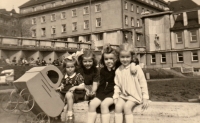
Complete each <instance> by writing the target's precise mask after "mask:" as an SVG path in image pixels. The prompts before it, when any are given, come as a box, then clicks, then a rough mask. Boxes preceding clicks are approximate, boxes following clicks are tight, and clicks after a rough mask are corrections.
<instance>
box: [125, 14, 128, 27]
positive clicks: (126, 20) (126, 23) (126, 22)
mask: <svg viewBox="0 0 200 123" xmlns="http://www.w3.org/2000/svg"><path fill="white" fill-rule="evenodd" d="M125 25H128V16H127V15H125Z"/></svg>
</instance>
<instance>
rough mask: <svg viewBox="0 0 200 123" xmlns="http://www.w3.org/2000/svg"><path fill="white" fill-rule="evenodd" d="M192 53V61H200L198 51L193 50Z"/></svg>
mask: <svg viewBox="0 0 200 123" xmlns="http://www.w3.org/2000/svg"><path fill="white" fill-rule="evenodd" d="M191 54H192V61H199V58H198V52H197V51H192V52H191Z"/></svg>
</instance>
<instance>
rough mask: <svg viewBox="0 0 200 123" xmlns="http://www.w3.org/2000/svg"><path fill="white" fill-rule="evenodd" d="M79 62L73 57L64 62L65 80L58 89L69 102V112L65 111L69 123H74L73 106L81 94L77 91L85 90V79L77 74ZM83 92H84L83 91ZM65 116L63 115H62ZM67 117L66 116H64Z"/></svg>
mask: <svg viewBox="0 0 200 123" xmlns="http://www.w3.org/2000/svg"><path fill="white" fill-rule="evenodd" d="M76 67H77V62H76V59H75V58H73V57H68V58H66V59H65V60H64V63H63V73H64V78H63V80H62V83H61V86H60V87H59V88H58V90H60V93H61V94H62V95H63V96H64V97H65V99H66V102H67V104H66V105H67V109H64V110H67V111H63V113H67V117H68V118H67V119H68V120H67V123H73V122H74V117H73V111H72V108H73V104H74V102H76V101H77V96H79V93H77V91H80V92H81V90H84V89H85V87H84V84H83V83H84V79H83V76H82V75H81V74H80V73H77V72H76V71H75V70H76ZM82 92H83V91H82ZM62 115H63V114H62ZM64 116H66V114H65V115H64Z"/></svg>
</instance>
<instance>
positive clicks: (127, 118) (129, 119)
mask: <svg viewBox="0 0 200 123" xmlns="http://www.w3.org/2000/svg"><path fill="white" fill-rule="evenodd" d="M125 121H126V123H133V114H128V115H125Z"/></svg>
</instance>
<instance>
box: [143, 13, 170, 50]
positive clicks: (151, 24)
mask: <svg viewBox="0 0 200 123" xmlns="http://www.w3.org/2000/svg"><path fill="white" fill-rule="evenodd" d="M169 29H170V20H169V15H162V16H158V17H157V16H155V17H149V18H145V39H146V43H147V44H146V46H147V51H159V50H169V49H171V46H170V31H169ZM156 35H157V36H158V37H159V39H158V40H157V42H158V44H159V45H160V47H156V45H155V38H156Z"/></svg>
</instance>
